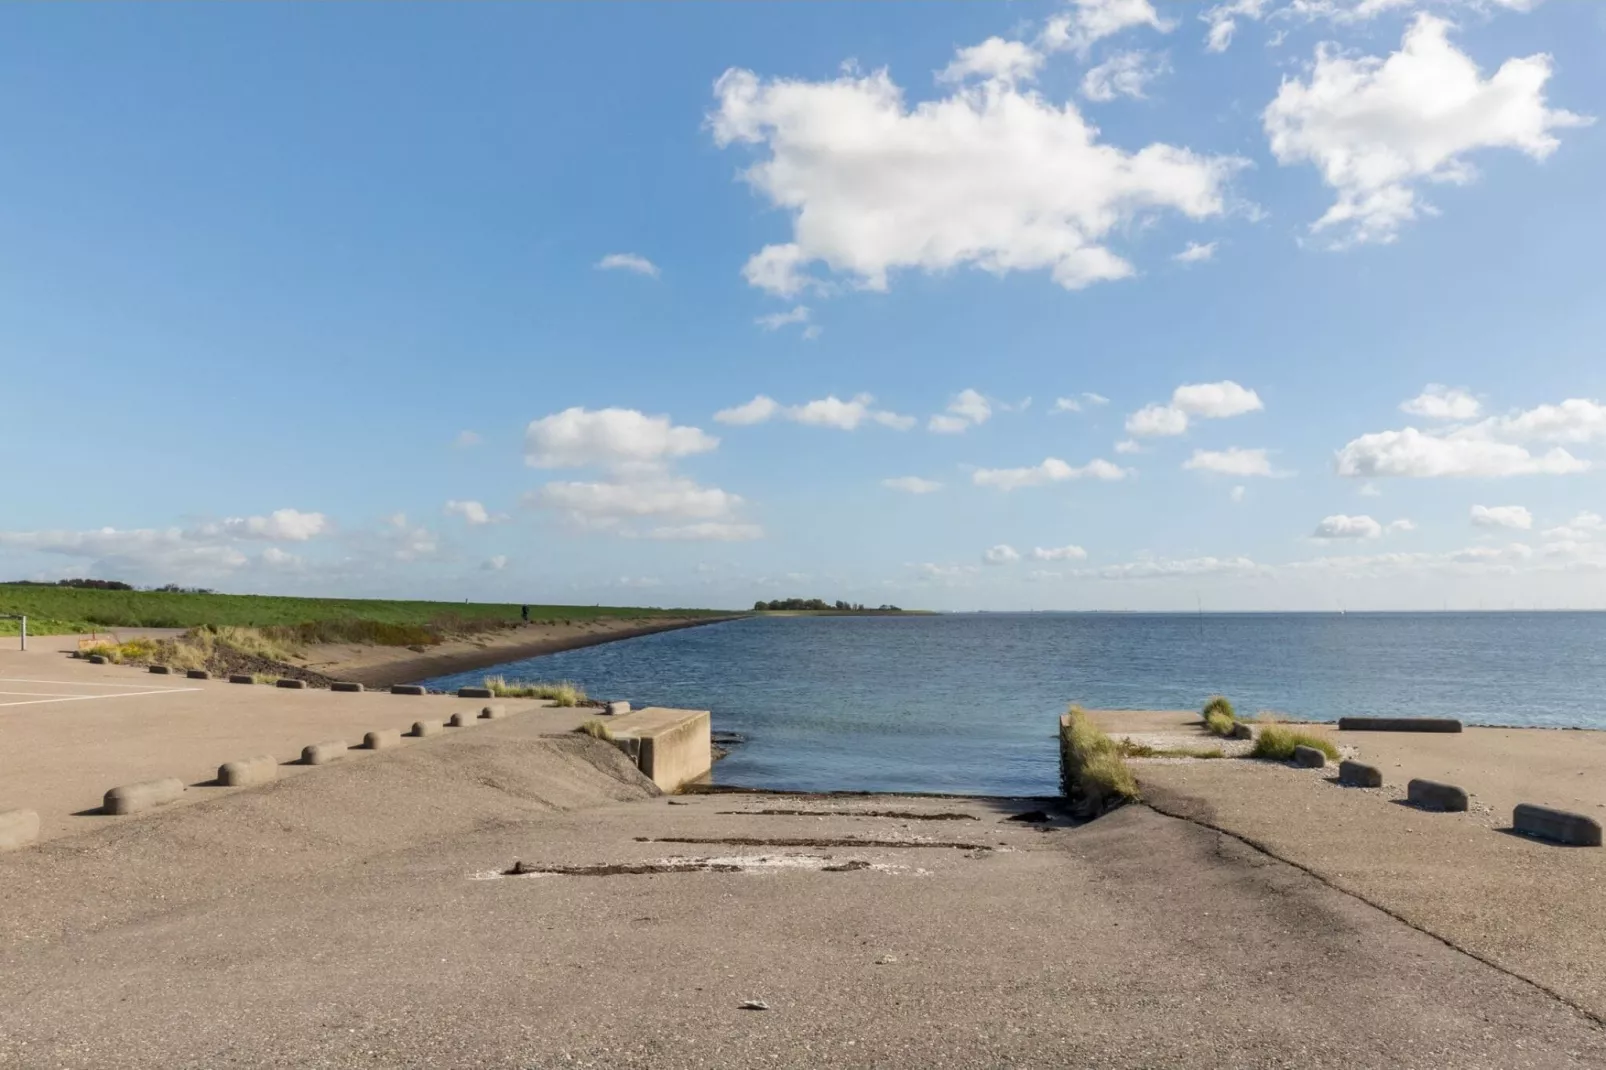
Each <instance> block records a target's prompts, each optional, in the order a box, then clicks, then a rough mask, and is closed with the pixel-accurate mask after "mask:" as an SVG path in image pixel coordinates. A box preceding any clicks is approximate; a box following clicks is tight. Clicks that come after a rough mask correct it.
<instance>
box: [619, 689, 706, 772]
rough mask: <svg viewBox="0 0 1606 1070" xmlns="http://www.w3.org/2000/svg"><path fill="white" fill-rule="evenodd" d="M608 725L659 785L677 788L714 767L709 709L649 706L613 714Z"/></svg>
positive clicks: (637, 764) (626, 750)
mask: <svg viewBox="0 0 1606 1070" xmlns="http://www.w3.org/2000/svg"><path fill="white" fill-rule="evenodd" d="M608 728H609V729H610V730H611V731H612V733H613V735H614V738H615V739H616V740H617V741H619V742H622V743H625V746H624V747H621V748H620V749H621V750H624V751H625V752H626V753H627V754H628V753H629V752H630V750H629V748H630V744H631V742H632V741H633V742H634V745H635V752H636V768H638V769H640V770H641V771H642V772H643V773H644V774H646V776H647V777H648V778H649V779H650V780H651V781H652V782H653V783H654V784H657V785H658V787H659V788H661V789H662V790H664V791H675V790H677V789H679V788H680V787H681V786H682V785H683V784H687V783H689V782H691V781H693V780H696V779H698V778H699V777H702V776H706V775H707V774H708V771H709V770H710V769H712V768H713V767H714V740H713V718H712V717H711V716H710V715H709V712H708V711H707V710H671V709H666V708H664V707H661V706H649V707H647V708H646V709H643V710H637V711H635V712H634V713H626V714H622V715H620V716H617V717H613V718H611V719H610V720H609V722H608Z"/></svg>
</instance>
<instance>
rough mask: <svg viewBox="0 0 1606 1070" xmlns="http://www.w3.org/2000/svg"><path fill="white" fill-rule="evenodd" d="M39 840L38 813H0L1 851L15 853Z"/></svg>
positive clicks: (5, 811)
mask: <svg viewBox="0 0 1606 1070" xmlns="http://www.w3.org/2000/svg"><path fill="white" fill-rule="evenodd" d="M38 838H39V815H38V813H36V812H35V811H33V810H4V811H0V851H15V850H16V849H17V848H18V847H26V846H28V845H29V844H30V843H32V842H33V841H35V840H37V839H38Z"/></svg>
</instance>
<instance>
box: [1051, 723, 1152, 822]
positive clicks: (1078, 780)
mask: <svg viewBox="0 0 1606 1070" xmlns="http://www.w3.org/2000/svg"><path fill="white" fill-rule="evenodd" d="M1060 775H1061V780H1062V783H1063V785H1064V792H1065V795H1066V797H1067V798H1069V799H1070V800H1071V805H1072V808H1073V809H1075V810H1076V811H1077V812H1079V813H1082V814H1086V815H1097V814H1101V813H1103V812H1104V811H1106V810H1110V809H1113V808H1114V807H1116V806H1119V805H1121V804H1122V803H1124V802H1127V801H1128V800H1131V799H1136V798H1137V797H1138V783H1137V780H1136V779H1135V778H1134V777H1133V776H1132V770H1130V769H1128V768H1127V765H1126V762H1125V760H1123V759H1122V757H1121V751H1120V748H1119V747H1118V746H1117V745H1116V742H1115V740H1113V739H1111V738H1110V737H1109V736H1107V735H1105V734H1104V733H1103V732H1102V731H1100V730H1099V728H1098V726H1097V725H1095V724H1094V723H1093V721H1092V720H1091V719H1090V718H1089V717H1088V716H1087V713H1086V711H1084V710H1083V709H1082V708H1081V707H1080V706H1072V707H1071V708H1070V712H1069V714H1068V717H1067V720H1066V723H1065V724H1064V726H1063V727H1062V728H1061V729H1060Z"/></svg>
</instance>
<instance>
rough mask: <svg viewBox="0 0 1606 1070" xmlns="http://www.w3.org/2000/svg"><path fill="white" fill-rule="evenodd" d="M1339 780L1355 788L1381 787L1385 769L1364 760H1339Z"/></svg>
mask: <svg viewBox="0 0 1606 1070" xmlns="http://www.w3.org/2000/svg"><path fill="white" fill-rule="evenodd" d="M1338 782H1339V783H1340V784H1348V785H1350V786H1351V787H1354V788H1381V787H1382V786H1383V771H1382V770H1381V769H1379V768H1378V767H1377V766H1375V765H1367V764H1366V763H1364V762H1339V763H1338Z"/></svg>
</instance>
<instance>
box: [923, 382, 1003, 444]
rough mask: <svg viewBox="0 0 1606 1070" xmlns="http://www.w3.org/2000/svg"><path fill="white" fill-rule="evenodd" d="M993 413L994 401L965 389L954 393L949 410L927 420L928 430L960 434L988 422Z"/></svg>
mask: <svg viewBox="0 0 1606 1070" xmlns="http://www.w3.org/2000/svg"><path fill="white" fill-rule="evenodd" d="M992 414H993V406H992V403H991V402H989V401H988V400H987V399H986V398H985V397H983V396H982V395H981V394H979V393H977V392H976V391H974V390H970V389H965V390H961V391H960V392H959V393H957V394H955V395H954V399H953V400H952V401H950V402H949V403H948V411H947V412H941V413H938V414H937V415H935V416H933V417H932V418H931V419H930V420H928V421H927V422H926V430H928V431H935V432H937V433H938V434H948V435H952V434H958V433H959V432H961V431H964V430H965V429H967V428H969V427H973V426H975V425H977V424H983V423H986V422H987V419H988V417H990V416H992Z"/></svg>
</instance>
